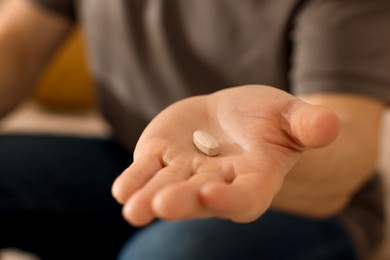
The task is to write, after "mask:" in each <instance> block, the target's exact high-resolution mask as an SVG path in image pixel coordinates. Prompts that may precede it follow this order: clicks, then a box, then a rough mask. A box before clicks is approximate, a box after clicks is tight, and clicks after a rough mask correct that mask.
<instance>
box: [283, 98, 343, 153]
mask: <svg viewBox="0 0 390 260" xmlns="http://www.w3.org/2000/svg"><path fill="white" fill-rule="evenodd" d="M287 119H288V121H289V123H290V124H289V125H290V131H291V134H292V135H293V137H294V138H295V139H296V140H298V141H299V143H301V144H302V145H303V146H304V148H305V147H307V148H319V147H323V146H326V145H328V144H330V143H331V142H333V141H334V140H335V139H336V137H337V135H338V131H339V119H338V117H337V115H336V113H335V112H334V111H333V110H331V109H330V108H327V107H324V106H318V105H310V104H308V103H305V102H303V101H301V100H295V101H294V104H293V105H292V106H290V109H289V112H288V117H287Z"/></svg>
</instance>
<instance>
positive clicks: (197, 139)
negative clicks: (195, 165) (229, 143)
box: [193, 130, 219, 156]
mask: <svg viewBox="0 0 390 260" xmlns="http://www.w3.org/2000/svg"><path fill="white" fill-rule="evenodd" d="M193 142H194V144H195V146H196V147H197V148H198V149H199V150H200V151H201V152H202V153H204V154H206V155H208V156H216V155H218V154H219V144H218V142H217V140H216V139H215V138H214V137H213V136H212V135H210V134H209V133H207V132H205V131H202V130H197V131H195V132H194V133H193Z"/></svg>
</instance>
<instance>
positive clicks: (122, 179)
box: [111, 154, 164, 204]
mask: <svg viewBox="0 0 390 260" xmlns="http://www.w3.org/2000/svg"><path fill="white" fill-rule="evenodd" d="M163 167H164V165H163V164H162V161H161V160H160V157H159V156H157V155H149V154H145V155H142V156H140V157H138V158H137V160H135V161H134V162H133V163H132V164H131V165H130V166H129V167H128V168H127V169H126V170H124V171H123V172H122V173H121V175H119V176H118V177H117V178H116V179H115V181H114V183H113V185H112V188H111V193H112V195H113V197H114V198H115V199H116V200H117V201H118V202H119V203H121V204H123V203H125V202H126V201H127V199H128V198H129V197H130V196H131V195H132V194H133V193H134V192H135V191H136V190H138V189H140V188H141V187H143V186H144V185H145V183H147V182H148V181H149V180H150V179H151V178H152V177H153V176H154V175H155V173H156V172H158V171H159V170H160V169H162V168H163Z"/></svg>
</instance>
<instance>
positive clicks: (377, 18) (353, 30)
mask: <svg viewBox="0 0 390 260" xmlns="http://www.w3.org/2000/svg"><path fill="white" fill-rule="evenodd" d="M293 27H294V28H293V30H292V41H293V48H292V60H291V75H290V77H291V82H292V92H293V93H294V94H308V93H313V92H352V93H357V94H363V95H368V96H372V97H375V98H379V99H382V100H384V101H386V102H390V33H389V28H390V1H388V0H370V1H367V0H342V1H340V0H313V1H307V3H306V5H304V6H303V7H302V9H301V10H300V11H299V12H298V14H297V16H296V20H295V21H294V25H293Z"/></svg>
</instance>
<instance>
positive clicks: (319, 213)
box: [272, 95, 384, 217]
mask: <svg viewBox="0 0 390 260" xmlns="http://www.w3.org/2000/svg"><path fill="white" fill-rule="evenodd" d="M305 99H306V100H307V101H308V102H309V103H314V104H321V105H326V106H329V107H331V108H333V109H334V111H335V112H336V113H337V114H338V115H339V118H340V133H339V136H338V138H337V140H336V141H335V142H334V143H333V144H331V145H329V146H328V147H325V148H322V149H315V150H310V151H307V152H305V153H304V154H303V156H302V157H301V159H300V160H299V162H298V163H297V164H296V166H295V167H294V168H293V169H292V171H291V172H290V173H289V174H288V175H287V176H286V179H285V182H284V184H283V187H282V189H281V191H280V192H279V194H278V195H277V196H276V197H275V199H274V201H273V205H272V206H273V207H274V208H277V209H281V210H285V211H290V212H294V213H299V214H304V215H308V216H314V217H326V216H329V215H333V214H336V213H338V212H339V211H340V210H342V209H343V208H344V207H345V206H346V205H347V203H348V202H349V200H350V199H351V197H352V195H353V193H354V192H356V191H357V190H358V189H359V188H360V187H361V185H362V184H363V183H364V182H365V181H367V180H368V179H369V178H370V177H371V176H372V174H373V172H374V169H375V167H376V163H377V155H378V149H379V136H380V128H381V119H382V113H383V110H384V104H383V103H381V102H379V101H377V100H374V99H370V98H364V97H359V96H348V95H339V96H338V95H325V96H321V95H319V96H312V97H306V98H305Z"/></svg>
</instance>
